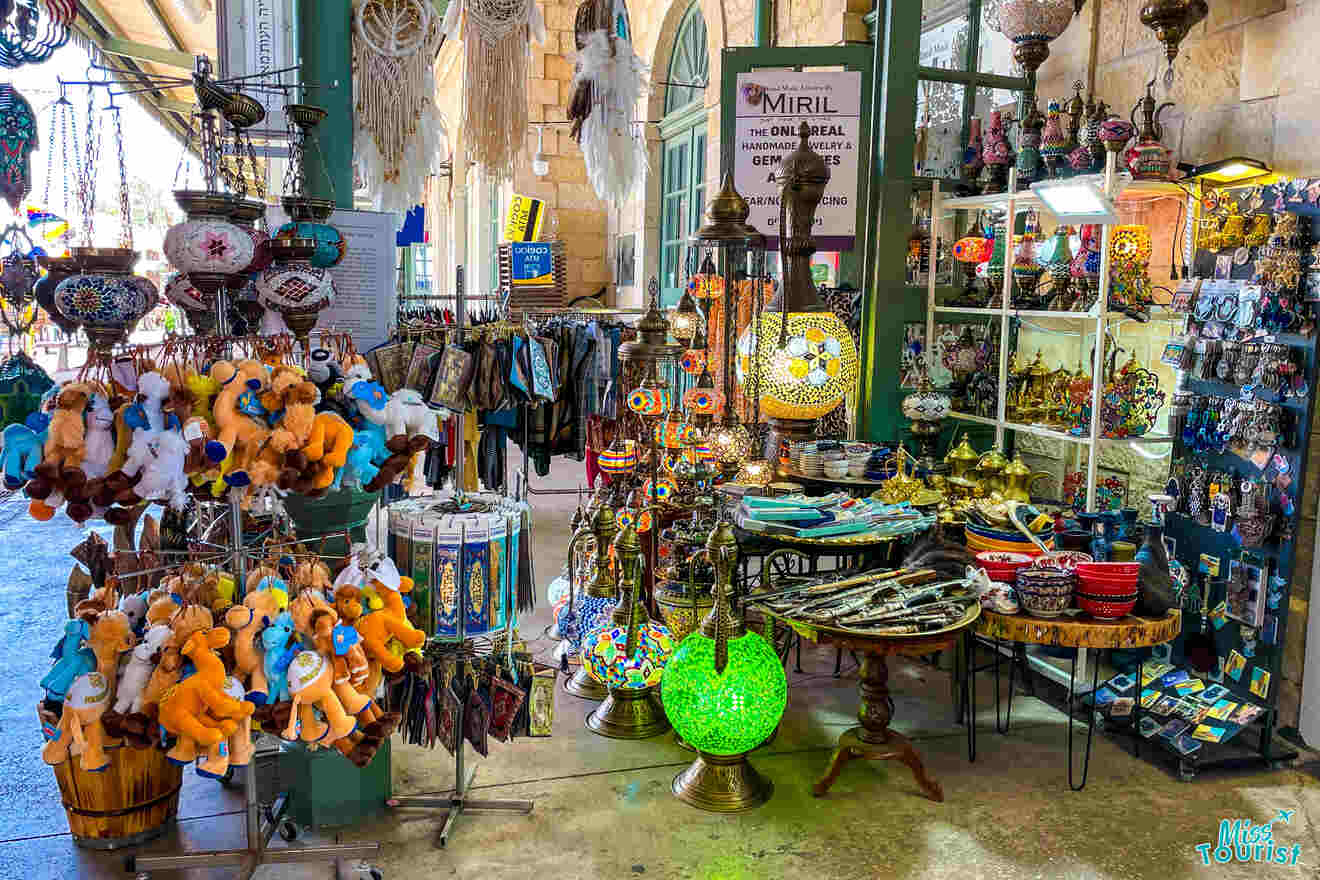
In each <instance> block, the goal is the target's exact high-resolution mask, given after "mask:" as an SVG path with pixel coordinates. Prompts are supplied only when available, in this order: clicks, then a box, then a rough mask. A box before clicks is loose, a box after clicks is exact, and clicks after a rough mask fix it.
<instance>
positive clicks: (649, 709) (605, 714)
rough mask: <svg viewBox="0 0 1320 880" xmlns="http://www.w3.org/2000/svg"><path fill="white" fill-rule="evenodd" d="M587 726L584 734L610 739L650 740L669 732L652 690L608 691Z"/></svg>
mask: <svg viewBox="0 0 1320 880" xmlns="http://www.w3.org/2000/svg"><path fill="white" fill-rule="evenodd" d="M586 723H587V730H590V731H591V732H592V733H598V734H600V735H601V736H608V737H610V738H611V739H650V738H651V737H653V736H659V735H660V734H662V733H667V732H669V730H670V729H671V727H670V724H669V719H668V718H666V717H665V710H664V708H663V707H662V706H661V705H660V695H659V694H658V693H656V689H655V688H653V687H648V688H641V689H640V690H630V689H620V690H616V691H610V692H609V696H607V697H606V698H605V702H603V703H601V704H600V705H599V706H597V707H596V708H595V709H594V710H593V711H592V713H591V714H590V715H588V716H587V722H586Z"/></svg>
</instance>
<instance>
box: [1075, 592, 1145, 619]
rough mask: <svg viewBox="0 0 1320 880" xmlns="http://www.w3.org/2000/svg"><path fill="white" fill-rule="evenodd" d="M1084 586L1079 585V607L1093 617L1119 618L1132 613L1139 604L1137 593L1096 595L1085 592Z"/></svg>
mask: <svg viewBox="0 0 1320 880" xmlns="http://www.w3.org/2000/svg"><path fill="white" fill-rule="evenodd" d="M1084 589H1085V588H1084V587H1083V586H1082V585H1080V584H1079V585H1078V587H1077V607H1078V608H1080V609H1082V610H1083V611H1085V612H1086V613H1087V614H1089V615H1091V616H1092V617H1095V618H1098V619H1100V620H1117V619H1118V618H1120V617H1125V616H1127V615H1128V614H1131V613H1132V609H1133V608H1135V607H1136V604H1137V594H1136V593H1129V594H1128V595H1126V596H1096V595H1094V594H1091V593H1089V592H1084Z"/></svg>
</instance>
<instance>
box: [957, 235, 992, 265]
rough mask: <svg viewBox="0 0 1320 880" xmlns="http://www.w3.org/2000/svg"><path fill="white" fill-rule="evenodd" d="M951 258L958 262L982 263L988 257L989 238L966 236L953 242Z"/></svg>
mask: <svg viewBox="0 0 1320 880" xmlns="http://www.w3.org/2000/svg"><path fill="white" fill-rule="evenodd" d="M953 258H954V259H955V260H957V261H958V262H960V263H984V262H985V261H986V260H988V259H990V239H988V238H978V237H976V236H967V237H966V238H960V239H958V240H957V241H955V242H954V243H953Z"/></svg>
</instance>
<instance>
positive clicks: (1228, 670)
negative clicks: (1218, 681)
mask: <svg viewBox="0 0 1320 880" xmlns="http://www.w3.org/2000/svg"><path fill="white" fill-rule="evenodd" d="M1246 668H1247V658H1246V657H1243V656H1242V654H1240V653H1239V652H1237V651H1229V652H1228V660H1227V661H1226V662H1225V663H1224V674H1225V675H1227V676H1228V677H1229V678H1231V679H1233V680H1234V681H1241V680H1242V670H1243V669H1246Z"/></svg>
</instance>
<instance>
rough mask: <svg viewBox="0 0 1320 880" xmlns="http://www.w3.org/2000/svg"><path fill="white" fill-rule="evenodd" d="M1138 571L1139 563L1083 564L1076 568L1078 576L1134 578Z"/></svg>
mask: <svg viewBox="0 0 1320 880" xmlns="http://www.w3.org/2000/svg"><path fill="white" fill-rule="evenodd" d="M1140 570H1141V563H1139V562H1083V563H1082V564H1081V565H1079V566H1077V573H1078V574H1080V575H1088V574H1090V575H1098V576H1100V577H1116V576H1118V575H1127V576H1129V577H1133V578H1135V577H1136V576H1137V572H1138V571H1140Z"/></svg>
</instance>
